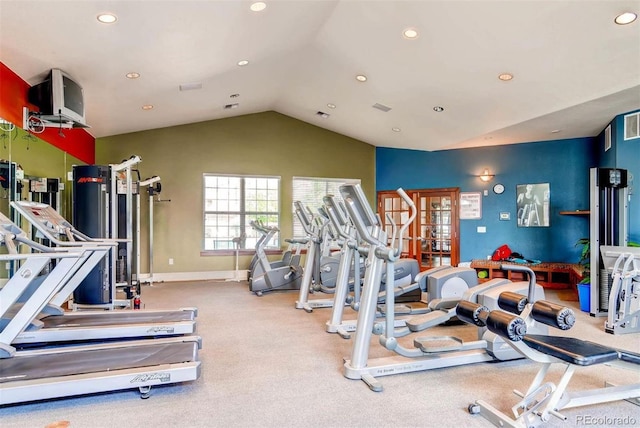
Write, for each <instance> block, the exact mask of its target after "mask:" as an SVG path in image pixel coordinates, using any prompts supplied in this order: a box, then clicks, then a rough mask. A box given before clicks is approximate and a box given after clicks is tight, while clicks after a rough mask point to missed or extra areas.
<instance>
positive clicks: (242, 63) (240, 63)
mask: <svg viewBox="0 0 640 428" xmlns="http://www.w3.org/2000/svg"><path fill="white" fill-rule="evenodd" d="M247 64H249V61H247V60H246V59H243V60H242V61H238V65H239V66H240V67H244V66H245V65H247Z"/></svg>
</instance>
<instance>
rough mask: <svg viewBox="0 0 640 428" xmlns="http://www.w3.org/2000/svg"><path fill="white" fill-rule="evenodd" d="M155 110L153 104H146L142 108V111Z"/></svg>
mask: <svg viewBox="0 0 640 428" xmlns="http://www.w3.org/2000/svg"><path fill="white" fill-rule="evenodd" d="M151 109H153V106H152V105H151V104H145V105H143V106H142V110H151Z"/></svg>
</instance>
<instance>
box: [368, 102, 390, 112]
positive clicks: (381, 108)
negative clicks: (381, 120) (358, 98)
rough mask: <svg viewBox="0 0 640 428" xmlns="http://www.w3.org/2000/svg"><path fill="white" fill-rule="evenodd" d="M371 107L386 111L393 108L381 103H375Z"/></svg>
mask: <svg viewBox="0 0 640 428" xmlns="http://www.w3.org/2000/svg"><path fill="white" fill-rule="evenodd" d="M371 107H373V108H377V109H378V110H380V111H383V112H385V113H386V112H388V111H389V110H391V107H387V106H386V105H384V104H380V103H375V104H374V105H372V106H371Z"/></svg>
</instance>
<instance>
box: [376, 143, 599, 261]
mask: <svg viewBox="0 0 640 428" xmlns="http://www.w3.org/2000/svg"><path fill="white" fill-rule="evenodd" d="M597 141H598V138H579V139H568V140H556V141H547V142H536V143H526V144H512V145H505V146H495V147H479V148H469V149H460V150H445V151H436V152H426V151H418V150H401V149H391V148H377V149H376V190H377V191H382V190H394V189H397V188H398V187H403V188H404V189H432V188H445V187H458V188H460V191H461V192H478V191H479V192H483V191H484V190H487V191H488V195H487V196H483V197H482V218H481V219H479V220H460V260H461V261H469V260H472V259H484V258H486V257H487V256H488V255H490V254H492V253H493V251H494V250H495V249H496V248H497V247H499V246H500V245H502V244H508V245H509V247H511V249H512V250H513V251H516V252H518V253H521V254H522V255H524V257H526V258H528V259H539V260H545V261H556V262H572V263H573V262H576V261H577V260H578V258H579V254H578V253H579V248H576V247H575V243H576V241H577V240H578V239H579V238H582V237H588V236H589V217H588V216H586V215H561V214H560V211H575V210H578V209H580V210H588V209H589V168H591V167H595V166H598V165H597V164H596V158H597V156H596V143H597ZM485 168H488V169H489V171H490V172H491V173H492V174H495V177H494V179H493V180H492V181H490V182H489V183H483V182H482V181H481V180H480V179H479V178H478V175H480V174H481V173H482V171H483V170H484V169H485ZM496 183H501V184H503V185H504V186H505V188H506V190H505V192H504V193H502V194H501V195H496V194H495V193H493V191H492V188H493V186H494V185H495V184H496ZM527 183H549V186H550V193H551V196H550V198H551V200H550V227H530V228H523V227H518V226H517V220H516V218H517V208H516V186H517V185H518V184H527ZM501 212H508V213H509V214H510V216H511V219H510V220H507V221H504V220H502V221H501V220H500V213H501ZM478 226H485V227H486V233H478V232H477V227H478Z"/></svg>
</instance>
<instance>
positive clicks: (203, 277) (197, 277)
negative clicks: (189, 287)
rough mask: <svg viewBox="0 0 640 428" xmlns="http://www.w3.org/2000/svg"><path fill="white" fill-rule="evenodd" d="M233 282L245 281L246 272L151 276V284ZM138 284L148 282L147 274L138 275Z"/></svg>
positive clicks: (185, 273)
mask: <svg viewBox="0 0 640 428" xmlns="http://www.w3.org/2000/svg"><path fill="white" fill-rule="evenodd" d="M227 279H230V280H235V279H239V280H241V281H245V280H246V279H247V271H246V270H239V271H238V272H237V273H236V271H235V270H219V271H209V272H157V273H154V274H153V282H165V281H166V282H169V281H207V280H227ZM140 282H142V283H143V284H144V283H145V282H150V275H149V274H148V273H143V274H140Z"/></svg>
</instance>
